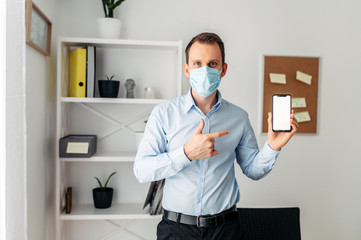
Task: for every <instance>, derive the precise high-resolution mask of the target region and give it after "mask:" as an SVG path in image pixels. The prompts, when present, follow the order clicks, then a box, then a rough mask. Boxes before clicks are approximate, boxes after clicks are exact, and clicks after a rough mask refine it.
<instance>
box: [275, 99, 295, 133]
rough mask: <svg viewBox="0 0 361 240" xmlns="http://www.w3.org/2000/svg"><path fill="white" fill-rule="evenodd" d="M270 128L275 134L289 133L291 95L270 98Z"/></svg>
mask: <svg viewBox="0 0 361 240" xmlns="http://www.w3.org/2000/svg"><path fill="white" fill-rule="evenodd" d="M272 117H273V121H272V126H273V127H272V128H273V131H275V132H289V131H291V125H290V118H291V95H288V94H280V95H273V97H272Z"/></svg>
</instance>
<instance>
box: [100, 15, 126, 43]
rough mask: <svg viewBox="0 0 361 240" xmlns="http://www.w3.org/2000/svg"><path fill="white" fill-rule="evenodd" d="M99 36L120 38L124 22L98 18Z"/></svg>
mask: <svg viewBox="0 0 361 240" xmlns="http://www.w3.org/2000/svg"><path fill="white" fill-rule="evenodd" d="M97 25H98V36H99V37H100V38H119V36H120V30H121V26H122V22H121V21H120V20H119V19H116V18H98V20H97Z"/></svg>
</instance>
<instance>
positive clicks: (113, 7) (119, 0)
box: [112, 0, 125, 10]
mask: <svg viewBox="0 0 361 240" xmlns="http://www.w3.org/2000/svg"><path fill="white" fill-rule="evenodd" d="M124 1H125V0H118V1H117V2H116V3H115V4H114V5H113V6H112V9H113V10H114V9H115V8H116V7H118V6H119V5H120V4H122V3H123V2H124Z"/></svg>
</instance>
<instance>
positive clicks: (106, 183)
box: [104, 172, 117, 188]
mask: <svg viewBox="0 0 361 240" xmlns="http://www.w3.org/2000/svg"><path fill="white" fill-rule="evenodd" d="M116 173H117V172H113V173H112V174H110V175H109V177H108V180H107V181H106V182H105V185H104V188H106V187H107V185H108V182H109V180H110V178H111V177H112V176H113V175H114V174H116Z"/></svg>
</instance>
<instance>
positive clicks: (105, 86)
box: [98, 80, 119, 98]
mask: <svg viewBox="0 0 361 240" xmlns="http://www.w3.org/2000/svg"><path fill="white" fill-rule="evenodd" d="M98 87H99V95H100V97H105V98H116V97H118V92H119V81H113V80H99V81H98Z"/></svg>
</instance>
